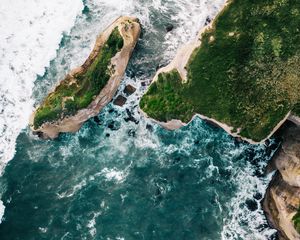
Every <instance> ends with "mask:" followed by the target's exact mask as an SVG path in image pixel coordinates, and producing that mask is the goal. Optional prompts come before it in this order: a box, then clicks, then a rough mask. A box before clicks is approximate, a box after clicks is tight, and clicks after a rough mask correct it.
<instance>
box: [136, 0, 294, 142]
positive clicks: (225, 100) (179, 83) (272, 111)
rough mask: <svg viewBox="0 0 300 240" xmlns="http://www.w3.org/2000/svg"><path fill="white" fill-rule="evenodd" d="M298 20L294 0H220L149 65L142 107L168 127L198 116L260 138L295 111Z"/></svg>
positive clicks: (246, 137) (234, 132) (238, 133)
mask: <svg viewBox="0 0 300 240" xmlns="http://www.w3.org/2000/svg"><path fill="white" fill-rule="evenodd" d="M287 12H290V13H291V14H287ZM299 24H300V3H298V2H297V3H295V2H291V1H286V0H284V1H282V0H272V1H267V2H266V1H263V2H259V3H258V2H253V1H250V0H246V1H238V0H229V1H227V3H226V4H225V5H224V8H223V9H222V11H221V12H220V13H219V15H218V16H217V17H216V18H215V19H214V21H213V22H211V24H210V25H208V26H206V27H205V29H204V30H202V31H201V32H200V33H199V36H198V38H197V39H196V40H195V41H194V42H192V43H191V44H189V45H187V46H185V47H183V48H182V49H181V50H180V51H179V52H178V54H177V56H176V57H175V59H174V60H173V61H172V62H171V64H170V65H168V66H167V67H164V68H162V69H160V70H159V71H158V72H157V74H156V76H155V77H154V81H153V82H152V84H151V85H150V87H149V89H148V91H147V92H146V94H145V95H144V96H143V97H142V99H141V101H140V108H141V110H142V112H144V113H145V114H146V115H147V116H148V117H150V118H152V119H154V120H155V121H157V122H159V123H160V124H161V125H162V126H164V127H166V128H168V129H176V128H178V127H181V126H184V125H185V124H186V123H188V122H190V121H191V120H192V118H193V117H194V116H200V117H201V118H203V119H206V120H208V121H212V122H214V123H215V124H217V125H219V126H220V127H222V128H223V129H224V130H226V131H227V132H228V133H230V134H231V135H233V136H234V137H241V138H242V139H244V140H246V141H248V142H250V143H261V142H263V141H265V140H266V139H267V138H269V137H270V136H271V135H272V134H273V133H274V132H275V131H276V130H277V129H278V128H279V127H280V126H281V125H282V124H283V123H284V122H285V121H286V120H287V119H288V118H297V117H295V116H300V107H299V106H300V94H299V92H300V81H299V79H300V70H299V67H298V66H299V64H300V50H299V49H298V48H297V47H296V46H299V44H300V34H299V31H298V30H297V29H298V27H297V26H299Z"/></svg>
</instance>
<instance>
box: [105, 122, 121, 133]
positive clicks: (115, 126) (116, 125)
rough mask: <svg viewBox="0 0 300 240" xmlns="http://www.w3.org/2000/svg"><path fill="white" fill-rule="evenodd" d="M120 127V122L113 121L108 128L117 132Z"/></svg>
mask: <svg viewBox="0 0 300 240" xmlns="http://www.w3.org/2000/svg"><path fill="white" fill-rule="evenodd" d="M120 125H121V124H120V123H119V122H115V121H111V122H109V123H108V124H107V127H108V128H109V129H111V130H112V131H116V130H119V129H120Z"/></svg>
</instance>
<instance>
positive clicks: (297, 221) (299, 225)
mask: <svg viewBox="0 0 300 240" xmlns="http://www.w3.org/2000/svg"><path fill="white" fill-rule="evenodd" d="M293 221H294V226H295V228H296V230H297V232H298V233H300V208H299V209H298V212H297V213H296V215H295V216H294V217H293Z"/></svg>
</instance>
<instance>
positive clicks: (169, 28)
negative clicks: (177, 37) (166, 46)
mask: <svg viewBox="0 0 300 240" xmlns="http://www.w3.org/2000/svg"><path fill="white" fill-rule="evenodd" d="M173 29H174V25H173V24H171V23H169V24H167V25H166V31H167V32H171V31H172V30H173Z"/></svg>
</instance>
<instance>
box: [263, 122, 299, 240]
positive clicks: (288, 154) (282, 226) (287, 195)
mask: <svg viewBox="0 0 300 240" xmlns="http://www.w3.org/2000/svg"><path fill="white" fill-rule="evenodd" d="M273 161H274V163H275V166H276V168H277V170H278V171H277V172H276V173H275V175H274V177H273V179H272V181H271V183H270V185H269V187H268V189H267V192H266V196H265V199H264V202H263V207H264V210H265V212H266V216H267V218H268V221H269V223H270V225H271V226H273V227H274V228H276V229H277V230H278V231H279V238H280V239H284V240H299V239H300V216H299V210H300V209H299V207H300V126H292V127H290V128H288V129H287V130H285V132H284V134H283V143H282V147H281V149H280V150H279V152H278V153H277V155H276V156H275V157H274V159H273ZM297 213H298V214H297Z"/></svg>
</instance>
